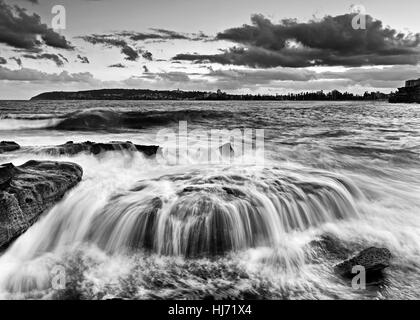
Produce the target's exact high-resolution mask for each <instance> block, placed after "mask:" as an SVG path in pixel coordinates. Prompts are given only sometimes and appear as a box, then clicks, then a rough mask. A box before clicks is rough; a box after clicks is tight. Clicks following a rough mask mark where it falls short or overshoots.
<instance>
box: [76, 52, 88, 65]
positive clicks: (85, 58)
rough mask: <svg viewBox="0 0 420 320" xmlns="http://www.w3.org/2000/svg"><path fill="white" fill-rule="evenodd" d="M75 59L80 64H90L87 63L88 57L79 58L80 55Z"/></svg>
mask: <svg viewBox="0 0 420 320" xmlns="http://www.w3.org/2000/svg"><path fill="white" fill-rule="evenodd" d="M77 59H79V61H80V62H81V63H90V61H89V59H88V57H83V56H81V55H80V54H78V55H77Z"/></svg>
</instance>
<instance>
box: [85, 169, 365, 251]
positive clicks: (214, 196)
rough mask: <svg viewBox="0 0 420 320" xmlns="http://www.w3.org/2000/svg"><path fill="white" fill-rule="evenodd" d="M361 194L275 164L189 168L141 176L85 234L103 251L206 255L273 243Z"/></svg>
mask: <svg viewBox="0 0 420 320" xmlns="http://www.w3.org/2000/svg"><path fill="white" fill-rule="evenodd" d="M358 196H360V192H359V191H358V190H357V188H356V187H355V186H354V185H352V183H351V182H350V181H346V180H345V179H344V178H342V177H338V176H333V175H326V174H325V173H321V172H318V173H317V172H312V173H311V172H308V173H307V174H299V173H297V172H288V171H285V170H281V169H278V168H272V169H270V170H268V169H264V170H262V171H260V172H252V171H251V172H250V171H247V170H244V171H242V172H241V171H238V172H236V170H233V169H226V170H222V172H220V173H207V174H206V173H205V174H203V173H201V172H199V171H196V172H189V173H185V174H181V175H170V176H163V177H160V178H158V179H155V180H152V181H142V182H140V183H139V184H137V186H135V187H134V188H133V189H131V190H130V191H129V192H127V193H123V194H119V195H116V196H114V197H113V198H112V199H111V200H110V202H109V203H108V204H107V205H106V206H105V208H104V209H103V210H100V211H99V212H98V213H97V214H96V216H95V217H94V218H93V219H92V225H91V227H90V230H89V231H88V239H89V241H91V242H93V243H97V244H98V245H99V246H100V247H102V248H103V249H105V250H106V251H108V252H118V251H121V250H125V249H127V248H131V249H136V248H144V249H148V250H151V251H153V252H156V253H159V254H164V255H183V256H213V255H218V254H224V253H226V252H228V251H231V250H234V251H238V250H243V249H247V248H251V247H257V246H275V245H277V244H279V243H280V242H281V239H282V237H283V236H284V235H285V233H287V232H290V231H292V230H305V229H307V228H310V227H316V226H318V225H320V224H322V223H325V222H330V221H335V220H340V219H346V218H352V217H357V216H358V212H357V210H356V208H355V204H354V197H358Z"/></svg>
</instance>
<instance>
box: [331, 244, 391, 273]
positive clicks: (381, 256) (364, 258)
mask: <svg viewBox="0 0 420 320" xmlns="http://www.w3.org/2000/svg"><path fill="white" fill-rule="evenodd" d="M390 259H391V252H390V251H389V250H388V249H386V248H375V247H371V248H368V249H365V250H363V251H361V252H360V253H359V254H358V255H356V256H354V257H353V258H351V259H348V260H346V261H344V262H342V263H339V264H338V265H336V266H335V267H334V269H335V271H336V272H337V273H338V274H339V275H341V276H343V277H352V276H354V274H352V268H353V267H354V266H363V267H364V268H365V269H366V275H367V276H369V275H372V274H374V273H377V272H381V271H382V270H383V269H385V268H386V267H388V266H389V261H390Z"/></svg>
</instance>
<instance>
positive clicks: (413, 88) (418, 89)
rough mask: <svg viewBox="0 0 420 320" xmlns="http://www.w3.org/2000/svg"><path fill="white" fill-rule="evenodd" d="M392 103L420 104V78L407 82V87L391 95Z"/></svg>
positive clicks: (390, 100)
mask: <svg viewBox="0 0 420 320" xmlns="http://www.w3.org/2000/svg"><path fill="white" fill-rule="evenodd" d="M389 102H391V103H399V102H401V103H415V102H417V103H420V78H419V79H417V80H407V81H406V82H405V87H402V88H399V89H398V91H397V92H395V93H393V94H391V96H390V98H389Z"/></svg>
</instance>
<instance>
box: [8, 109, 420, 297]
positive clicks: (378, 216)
mask: <svg viewBox="0 0 420 320" xmlns="http://www.w3.org/2000/svg"><path fill="white" fill-rule="evenodd" d="M183 120H186V121H188V129H189V130H194V129H201V130H212V129H241V130H244V129H246V128H248V129H264V133H265V145H264V153H262V151H261V150H257V151H256V153H255V154H254V153H253V154H251V155H249V157H250V158H259V159H260V158H262V157H263V158H264V165H263V166H262V165H251V164H248V163H246V162H245V163H244V162H243V161H241V162H239V161H238V162H235V160H233V163H225V164H218V165H209V164H208V163H206V162H203V161H201V160H200V159H199V158H194V157H187V158H182V159H181V160H180V163H176V164H175V163H161V162H158V161H156V159H148V158H145V157H143V155H141V154H140V153H129V152H108V153H104V154H101V155H99V156H94V155H89V154H79V155H75V156H50V155H47V154H43V153H42V152H41V153H40V152H39V150H40V147H42V146H52V145H57V144H62V143H65V142H67V141H70V140H71V141H74V142H83V141H86V140H90V141H95V142H108V141H116V140H117V141H132V142H134V143H139V144H157V143H158V141H157V133H158V132H159V130H161V129H164V128H166V129H168V128H170V129H173V130H174V131H176V130H177V129H178V123H179V121H183ZM0 140H12V141H16V142H17V143H19V144H20V145H21V146H22V148H21V150H19V151H16V152H12V153H5V154H0V163H4V162H13V163H14V164H15V165H20V164H22V163H24V162H26V161H28V160H31V159H37V160H51V159H53V160H59V161H71V162H75V163H78V164H80V165H81V166H82V167H83V169H84V178H83V181H82V182H81V183H80V184H79V185H78V186H77V187H76V188H74V189H73V190H71V191H70V192H69V193H68V194H67V195H66V197H65V198H64V199H63V200H62V201H60V202H59V203H58V204H57V205H56V206H55V207H53V208H52V209H51V210H50V211H49V212H47V213H45V214H44V215H43V216H42V217H41V219H40V220H39V221H38V222H37V223H36V224H35V225H34V226H32V227H31V228H30V229H29V230H28V231H27V232H26V233H25V234H23V235H22V236H21V237H20V238H19V239H17V240H16V241H15V242H14V243H13V244H12V245H11V246H10V247H9V248H8V249H7V250H6V251H5V252H3V253H2V255H1V256H0V298H52V299H70V298H81V299H102V298H115V297H116V298H130V299H157V298H216V299H221V298H233V299H243V298H253V299H258V298H261V299H323V298H326V299H354V298H362V299H365V298H366V299H374V298H379V299H401V298H405V299H407V298H408V299H410V298H417V299H418V298H420V197H419V194H420V106H419V105H390V104H387V103H385V102H377V103H367V102H366V103H365V102H295V103H293V102H227V101H223V102H167V101H164V102H141V101H136V102H129V101H86V102H81V101H44V102H41V101H36V102H16V101H1V102H0ZM326 234H328V235H331V236H333V237H336V238H337V239H338V240H337V241H338V243H339V245H341V246H344V247H346V248H347V249H348V250H349V252H358V251H359V250H361V249H363V248H366V247H369V246H378V247H387V248H388V249H389V250H390V251H391V252H392V255H393V258H392V262H391V266H390V268H388V270H387V271H386V278H385V280H384V281H382V282H380V283H379V284H375V285H370V286H368V290H362V291H360V290H354V289H352V288H351V285H350V283H348V282H347V281H346V280H344V279H341V278H340V277H338V276H337V275H335V274H334V272H333V266H334V265H335V264H336V263H338V262H340V261H342V259H341V260H340V258H338V257H336V256H334V255H331V254H328V253H327V252H324V251H322V250H319V246H317V245H316V242H317V241H319V240H320V239H321V237H322V236H323V235H326ZM57 266H62V267H64V269H65V272H66V281H67V286H66V289H64V290H54V289H53V288H51V277H52V273H53V271H54V270H55V269H54V268H56V267H57Z"/></svg>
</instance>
